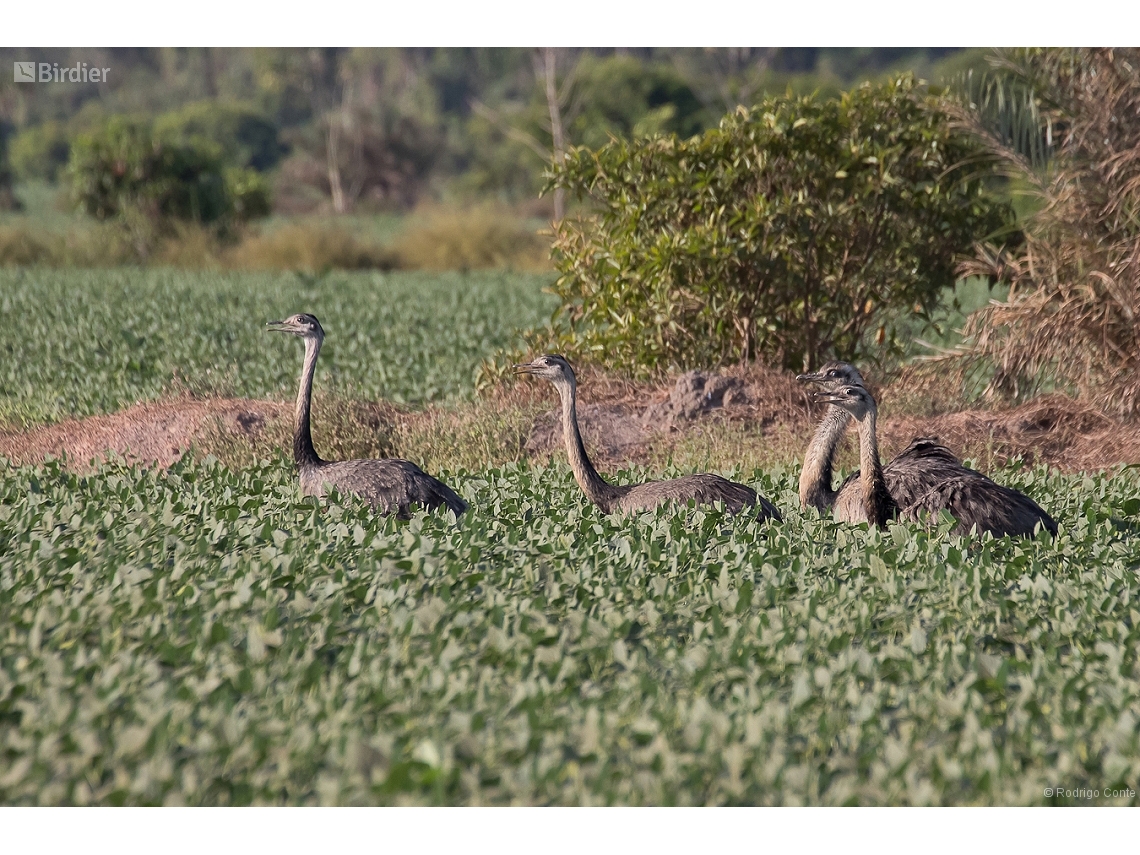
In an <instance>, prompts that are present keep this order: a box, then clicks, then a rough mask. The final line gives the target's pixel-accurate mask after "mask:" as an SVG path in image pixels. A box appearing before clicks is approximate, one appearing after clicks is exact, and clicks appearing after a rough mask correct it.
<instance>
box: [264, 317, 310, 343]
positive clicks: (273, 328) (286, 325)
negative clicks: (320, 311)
mask: <svg viewBox="0 0 1140 855" xmlns="http://www.w3.org/2000/svg"><path fill="white" fill-rule="evenodd" d="M265 326H266V327H267V328H268V331H269V332H283V333H290V334H292V335H295V336H298V337H300V338H303V339H316V340H317V341H324V338H325V331H324V330H323V329H322V328H321V322H320V321H318V320H317V319H316V318H315V317H313V316H312V315H310V314H306V313H305V312H301V313H299V314H296V315H292V316H291V317H288V318H286V319H285V320H283V321H270V322H269V323H267V324H266V325H265Z"/></svg>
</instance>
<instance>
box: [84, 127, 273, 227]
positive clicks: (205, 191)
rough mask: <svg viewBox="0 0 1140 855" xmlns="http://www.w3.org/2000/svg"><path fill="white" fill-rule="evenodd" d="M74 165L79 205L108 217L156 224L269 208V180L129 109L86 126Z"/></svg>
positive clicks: (241, 215)
mask: <svg viewBox="0 0 1140 855" xmlns="http://www.w3.org/2000/svg"><path fill="white" fill-rule="evenodd" d="M67 172H68V176H69V178H70V181H71V187H72V192H73V194H74V198H75V201H76V204H77V205H78V207H79V208H80V209H81V210H83V211H85V212H86V213H88V214H90V215H92V216H94V217H96V218H98V219H101V220H105V219H110V218H120V219H122V220H124V221H126V222H128V224H136V225H137V224H138V223H139V222H140V221H146V222H149V223H150V224H152V225H155V226H156V227H157V226H161V224H162V222H163V221H172V220H183V221H190V222H198V223H220V222H225V221H227V220H231V219H232V220H243V219H249V218H251V217H256V216H263V215H264V214H265V213H267V212H268V210H269V200H268V189H267V185H266V183H265V181H264V180H263V179H262V178H261V177H260V176H259V175H258V174H257V173H256V172H254V171H253V170H250V169H240V168H235V167H229V168H227V167H226V166H225V164H224V162H223V160H222V158H221V156H220V155H219V154H218V152H217V151H216V150H211V149H210V148H208V147H206V146H202V145H198V144H196V143H186V144H172V143H163V142H160V141H158V140H157V139H156V138H155V136H154V134H153V133H152V132H151V129H150V128H149V127H148V126H147V125H146V124H144V123H141V122H135V121H131V120H128V119H124V118H122V117H115V118H112V119H111V120H109V121H108V122H107V123H106V124H104V125H103V126H102V127H100V128H98V129H96V130H94V131H92V132H90V133H85V134H79V135H78V136H77V137H76V139H75V141H74V144H73V146H72V151H71V160H70V162H69V163H68V168H67ZM160 230H161V229H160Z"/></svg>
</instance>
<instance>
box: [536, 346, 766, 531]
mask: <svg viewBox="0 0 1140 855" xmlns="http://www.w3.org/2000/svg"><path fill="white" fill-rule="evenodd" d="M515 372H516V373H518V374H528V375H530V376H533V377H542V378H544V379H546V380H549V381H550V382H551V383H552V384H554V388H555V389H556V390H557V391H558V395H559V397H560V398H561V401H562V436H563V439H564V440H565V443H566V453H567V455H568V457H569V458H570V468H571V470H573V472H574V480H576V481H577V482H578V486H579V487H581V488H582V492H583V493H585V494H586V496H587V497H588V498H589V499H590V501H592V502H593V503H594V504H595V505H597V506H598V507H599V508H601V509H602V510H603V511H604V512H606V513H612V512H614V511H624V512H627V513H628V512H631V511H640V510H645V509H649V508H655V507H657V506H658V505H661V504H663V503H665V502H681V503H685V502H689V501H693V502H696V503H697V504H699V505H709V504H715V503H717V502H723V503H724V505H725V507H726V508H727V509H728V510H729V512H731V513H733V514H737V513H740V512H741V511H743V510H744V509H745V508H755V509H756V515H757V518H758V519H760V520H766V519H775V520H781V519H783V518H782V517H781V516H780V512H779V511H778V510H777V509H776V506H775V505H773V504H772V503H771V502H769V501H768V500H767V499H765V498H764V497H762V496H759V495H757V493H756V491H755V490H753V489H752V488H751V487H747V486H745V485H744V484H737V483H735V482H733V481H729V480H728V479H726V478H722V477H720V476H719V475H712V474H701V475H686V476H684V477H682V478H674V479H672V480H669V481H647V482H646V483H644V484H611V483H609V482H608V481H606V480H605V479H604V478H602V476H601V475H599V474H598V471H597V470H596V469H595V468H594V465H593V464H592V463H591V462H590V458H589V457H588V456H587V455H586V447H585V445H583V443H582V434H581V432H580V431H579V429H578V413H577V389H578V384H577V380H576V378H575V377H574V369H573V368H571V367H570V363H569V362H567V361H566V360H565V359H564V358H563V357H561V356H553V355H548V356H540V357H539V358H538V359H535V360H534V361H533V362H528V363H524V364H521V365H516V366H515Z"/></svg>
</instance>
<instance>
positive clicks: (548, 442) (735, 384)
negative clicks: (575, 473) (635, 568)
mask: <svg viewBox="0 0 1140 855" xmlns="http://www.w3.org/2000/svg"><path fill="white" fill-rule="evenodd" d="M822 414H823V409H822V407H817V406H813V405H811V404H810V402H809V398H808V395H807V393H806V391H805V389H804V388H803V387H802V386H800V385H799V384H798V383H797V382H796V381H795V379H794V378H793V377H792V375H791V374H788V373H785V372H775V371H769V370H765V369H762V368H752V369H729V370H727V371H724V372H720V373H717V372H705V371H690V372H688V373H686V374H683V375H681V376H680V377H679V378H677V380H676V381H675V382H674V383H673V385H672V387H665V386H661V387H640V388H637V387H633V386H630V385H626V386H615V387H612V388H606V387H605V386H603V387H602V389H601V390H600V391H596V392H595V393H594V394H593V402H592V403H591V404H588V405H585V406H580V407H579V423H580V426H581V429H582V434H583V439H584V440H585V443H586V446H587V449H588V450H589V452H590V453H591V454H592V455H594V456H596V457H597V458H599V459H600V460H603V461H605V462H606V463H622V462H640V460H641V458H642V456H643V454H644V452H645V450H646V448H647V446H648V444H649V443H651V442H658V443H660V442H662V441H665V442H668V441H670V435H674V438H676V436H675V435H676V434H678V433H685V432H687V431H691V430H694V429H697V428H698V426H699V425H700V424H701V423H702V422H703V421H706V420H709V419H729V420H733V421H742V422H745V423H748V424H750V425H752V426H754V427H756V428H758V429H759V431H760V432H761V433H765V432H766V430H767V429H768V428H775V427H777V426H779V427H783V428H784V429H786V430H790V431H791V432H793V433H794V434H796V435H802V440H801V442H800V444H799V445H798V448H799V452H798V453H799V454H802V451H803V449H804V448H806V447H807V442H808V439H809V437H810V435H811V432H812V431H813V430H814V428H815V426H816V425H817V424H818V422H819V419H820V417H821V416H822ZM852 433H853V432H852ZM919 436H932V437H936V438H937V439H939V440H940V441H941V442H943V443H945V444H946V445H947V446H949V447H950V449H951V450H952V451H954V453H955V454H957V455H959V456H961V457H970V458H972V459H973V460H975V461H976V462H977V464H978V465H979V466H980V467H981V468H982V469H989V468H991V467H993V466H998V465H1001V464H1003V463H1005V462H1006V461H1008V460H1009V459H1011V458H1014V457H1018V456H1020V457H1022V458H1023V459H1025V460H1027V461H1029V462H1030V463H1046V464H1048V465H1050V466H1053V467H1055V468H1058V469H1061V470H1063V471H1066V472H1077V471H1082V470H1095V469H1103V468H1108V467H1112V466H1117V465H1120V464H1131V463H1140V431H1137V430H1136V429H1135V428H1134V427H1133V426H1130V425H1126V424H1124V423H1122V422H1119V421H1117V420H1115V419H1112V418H1109V417H1108V416H1105V415H1104V414H1102V413H1100V412H1098V411H1096V410H1094V409H1092V408H1090V407H1087V406H1085V405H1083V404H1080V403H1078V402H1076V401H1073V400H1071V399H1070V398H1066V397H1064V396H1061V395H1055V396H1050V397H1047V398H1042V399H1039V400H1037V401H1033V402H1030V403H1028V404H1023V405H1021V406H1019V407H1015V408H1010V409H1006V410H992V411H991V410H964V411H961V412H956V413H949V414H944V415H938V416H929V417H917V416H901V417H895V418H886V419H882V420H880V422H879V438H880V446H881V448H882V453H883V456H884V458H885V459H888V460H889V459H890V458H891V457H893V456H894V455H895V454H897V453H898V452H900V451H902V449H904V448H905V447H906V446H907V445H908V444H909V443H910V441H911V440H912V439H914V438H915V437H919ZM561 448H562V425H561V417H560V413H559V412H558V411H557V410H555V411H551V412H549V413H546V414H544V415H542V416H540V417H539V418H538V419H537V420H536V421H535V424H534V427H533V429H532V431H531V434H530V438H529V440H528V441H527V443H526V451H527V452H528V453H529V454H550V453H556V452H557V451H559V450H560V449H561Z"/></svg>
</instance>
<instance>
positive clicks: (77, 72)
mask: <svg viewBox="0 0 1140 855" xmlns="http://www.w3.org/2000/svg"><path fill="white" fill-rule="evenodd" d="M110 71H111V69H109V68H95V67H88V65H87V63H85V62H77V63H75V65H70V66H69V65H65V66H64V67H63V68H60V67H59V63H58V62H40V63H35V62H15V63H13V64H12V80H13V81H14V82H16V83H106V82H107V75H108V74H109V73H110Z"/></svg>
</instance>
